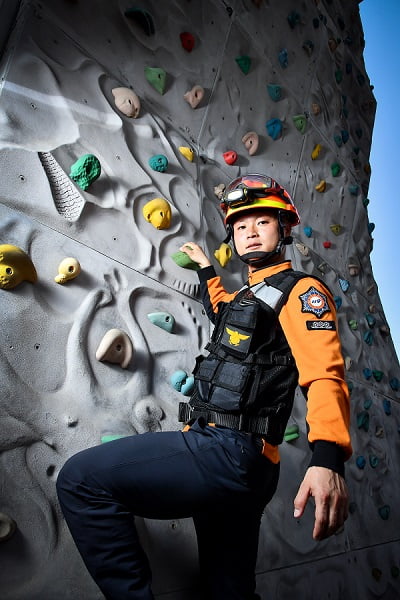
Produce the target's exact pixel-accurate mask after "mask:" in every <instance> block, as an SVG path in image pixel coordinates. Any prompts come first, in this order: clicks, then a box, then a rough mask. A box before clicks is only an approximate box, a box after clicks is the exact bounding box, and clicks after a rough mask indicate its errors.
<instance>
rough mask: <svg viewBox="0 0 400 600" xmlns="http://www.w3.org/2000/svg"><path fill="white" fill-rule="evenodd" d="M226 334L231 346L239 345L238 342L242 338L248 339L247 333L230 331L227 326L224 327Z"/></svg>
mask: <svg viewBox="0 0 400 600" xmlns="http://www.w3.org/2000/svg"><path fill="white" fill-rule="evenodd" d="M225 330H226V332H227V334H228V335H229V343H230V345H231V346H239V344H240V342H242V341H243V340H248V339H249V337H250V336H249V335H243V333H239V332H238V331H232V329H229V328H228V327H226V328H225Z"/></svg>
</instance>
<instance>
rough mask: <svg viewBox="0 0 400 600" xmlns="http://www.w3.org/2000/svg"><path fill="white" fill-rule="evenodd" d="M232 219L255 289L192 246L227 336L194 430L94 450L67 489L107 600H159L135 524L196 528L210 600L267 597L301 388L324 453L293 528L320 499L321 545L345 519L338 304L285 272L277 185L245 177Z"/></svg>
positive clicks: (207, 370)
mask: <svg viewBox="0 0 400 600" xmlns="http://www.w3.org/2000/svg"><path fill="white" fill-rule="evenodd" d="M222 207H223V209H224V211H225V213H226V214H225V223H226V226H227V230H228V236H229V237H231V238H232V242H233V244H234V249H235V252H236V253H237V255H238V256H239V257H240V258H241V260H243V261H244V262H245V263H246V264H247V265H248V277H249V279H248V282H247V283H246V284H245V286H244V287H243V288H242V289H241V290H240V291H238V292H235V293H228V292H227V291H226V290H225V289H224V288H223V286H222V284H221V280H220V277H217V276H216V272H215V270H214V267H213V266H212V265H211V262H210V260H209V259H208V258H207V256H206V255H205V254H204V252H203V250H202V249H201V248H200V246H198V245H197V244H195V243H194V242H187V243H186V244H184V245H183V246H182V247H181V250H183V251H184V252H186V253H187V254H188V255H189V256H190V258H192V259H193V260H194V261H195V262H197V263H198V264H199V266H200V269H199V270H198V271H197V272H198V276H199V280H200V289H201V293H202V299H203V303H204V307H205V309H206V311H207V314H208V315H209V317H210V318H211V320H212V321H213V322H214V323H215V327H214V331H213V335H212V338H211V341H210V343H209V344H208V346H207V350H208V355H207V356H200V357H198V358H197V361H196V367H195V369H194V374H195V391H194V393H193V396H192V397H191V399H190V401H189V403H181V406H180V419H181V420H182V421H184V422H186V423H187V424H186V426H185V427H184V429H183V430H182V431H165V432H157V433H144V434H141V435H134V436H131V437H126V438H122V439H119V440H116V441H113V442H109V443H107V444H103V445H100V446H97V447H95V448H90V449H88V450H84V451H83V452H80V453H78V454H77V455H75V456H74V457H72V458H71V459H69V461H67V463H66V465H65V466H64V467H63V469H62V470H61V472H60V475H59V477H58V481H57V489H58V495H59V499H60V504H61V507H62V510H63V513H64V515H65V518H66V521H67V523H68V526H69V528H70V531H71V533H72V536H73V538H74V540H75V543H76V545H77V547H78V549H79V551H80V553H81V555H82V557H83V560H84V562H85V564H86V566H87V568H88V570H89V572H90V573H91V575H92V577H93V578H94V580H95V581H96V582H97V584H98V586H99V587H100V589H101V590H102V592H103V594H104V595H105V597H106V598H107V599H108V600H133V599H141V600H150V599H152V598H154V596H153V593H152V591H151V571H150V566H149V563H148V560H147V557H146V555H145V553H144V552H143V549H142V547H141V544H140V540H139V536H138V533H137V530H136V527H135V520H134V517H135V516H140V517H145V518H155V519H176V518H184V517H190V516H191V517H193V521H194V525H195V529H196V534H197V541H198V550H199V564H200V572H201V583H202V585H203V586H204V592H203V595H202V596H201V597H202V598H204V599H205V600H250V599H255V598H259V597H260V596H257V594H256V592H255V583H256V582H255V565H256V558H257V547H258V536H259V528H260V520H261V516H262V512H263V509H264V507H265V506H266V505H267V504H268V502H269V501H270V499H271V498H272V496H273V495H274V493H275V490H276V486H277V483H278V476H279V450H278V446H279V444H280V443H281V442H282V439H283V435H284V431H285V427H286V423H287V420H288V418H289V416H290V412H291V409H292V404H293V397H294V393H295V388H296V386H297V384H300V386H301V389H302V390H303V392H304V395H305V397H306V400H307V424H308V441H309V444H310V447H311V449H312V451H313V453H312V458H311V462H310V466H309V467H308V469H307V471H306V473H305V476H304V479H303V481H302V483H301V485H300V488H299V491H298V493H297V495H296V498H295V499H294V517H295V518H300V517H301V516H302V514H303V512H304V509H305V507H306V504H307V502H308V500H309V498H310V497H313V498H314V501H315V522H314V528H313V532H312V535H313V537H314V539H316V540H322V539H324V538H326V537H328V536H329V535H332V534H333V533H335V532H336V531H337V530H338V529H339V528H341V527H342V525H343V523H344V521H345V519H346V518H347V503H348V499H347V489H346V484H345V481H344V462H345V460H346V459H347V458H348V457H349V456H350V454H351V442H350V437H349V396H348V390H347V386H346V384H345V382H344V367H343V359H342V355H341V347H340V341H339V338H338V333H337V325H336V314H335V304H334V301H333V299H332V295H331V293H330V291H329V290H328V289H327V288H326V286H325V285H324V284H323V282H321V281H320V280H319V279H316V278H314V277H310V276H306V275H305V274H300V273H297V272H294V271H293V270H292V268H291V263H290V261H288V260H285V258H284V252H285V247H286V245H287V244H289V243H291V241H292V238H291V236H290V233H291V228H292V227H293V226H295V225H297V224H298V223H299V217H298V213H297V210H296V208H295V206H294V204H293V202H292V199H291V198H290V196H289V194H288V192H287V191H286V190H285V189H284V188H282V187H281V186H280V185H279V184H278V183H276V182H275V181H274V180H273V179H272V178H270V177H268V176H264V175H257V174H255V175H252V174H250V175H246V176H244V177H239V178H238V179H236V180H234V181H233V182H232V183H231V184H230V185H229V186H228V187H227V188H226V190H225V192H224V196H223V199H222ZM310 534H311V532H310ZM265 597H268V594H266V596H265Z"/></svg>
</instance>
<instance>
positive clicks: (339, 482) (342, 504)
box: [294, 467, 348, 541]
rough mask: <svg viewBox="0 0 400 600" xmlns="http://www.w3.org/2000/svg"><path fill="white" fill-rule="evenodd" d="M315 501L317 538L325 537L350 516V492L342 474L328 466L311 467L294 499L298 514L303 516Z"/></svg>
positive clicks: (295, 515)
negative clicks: (309, 500)
mask: <svg viewBox="0 0 400 600" xmlns="http://www.w3.org/2000/svg"><path fill="white" fill-rule="evenodd" d="M311 496H312V497H313V498H314V501H315V522H314V530H313V538H314V539H315V540H318V541H319V540H323V539H325V538H327V537H329V536H330V535H332V534H334V533H335V532H336V531H337V530H338V529H340V528H341V527H342V526H343V524H344V522H345V520H346V519H347V515H348V492H347V486H346V482H345V480H344V479H343V477H342V476H341V475H339V474H338V473H336V472H335V471H331V469H327V468H326V467H309V468H308V469H307V471H306V474H305V476H304V479H303V481H302V483H301V485H300V487H299V491H298V492H297V496H296V498H295V499H294V517H295V518H296V519H298V518H300V517H301V516H302V515H303V513H304V510H305V507H306V504H307V502H308V499H309V498H310V497H311Z"/></svg>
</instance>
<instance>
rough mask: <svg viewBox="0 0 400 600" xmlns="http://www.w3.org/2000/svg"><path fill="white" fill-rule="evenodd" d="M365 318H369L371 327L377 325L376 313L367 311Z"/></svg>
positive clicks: (368, 321)
mask: <svg viewBox="0 0 400 600" xmlns="http://www.w3.org/2000/svg"><path fill="white" fill-rule="evenodd" d="M365 318H366V320H367V323H368V327H371V329H372V327H375V325H376V319H375V317H374V315H371V314H370V313H365Z"/></svg>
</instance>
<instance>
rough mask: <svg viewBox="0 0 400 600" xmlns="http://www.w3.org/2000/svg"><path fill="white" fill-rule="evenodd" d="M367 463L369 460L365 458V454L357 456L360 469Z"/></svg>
mask: <svg viewBox="0 0 400 600" xmlns="http://www.w3.org/2000/svg"><path fill="white" fill-rule="evenodd" d="M366 464H367V461H366V460H365V458H364V457H363V456H357V458H356V465H357V467H358V468H359V469H364V467H365V465H366Z"/></svg>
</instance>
